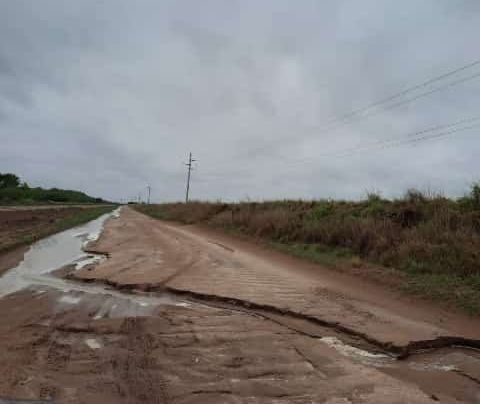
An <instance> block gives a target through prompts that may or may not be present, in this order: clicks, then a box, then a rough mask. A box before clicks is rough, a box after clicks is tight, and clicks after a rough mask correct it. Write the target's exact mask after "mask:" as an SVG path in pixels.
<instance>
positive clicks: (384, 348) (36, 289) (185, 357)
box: [0, 208, 480, 404]
mask: <svg viewBox="0 0 480 404" xmlns="http://www.w3.org/2000/svg"><path fill="white" fill-rule="evenodd" d="M73 235H75V233H72V236H73ZM75 236H78V234H76V235H75ZM63 237H64V238H65V237H70V235H69V234H66V235H64V236H63ZM59 243H60V246H61V243H62V241H58V242H57V246H58V244H59ZM47 244H48V243H47ZM46 248H49V247H46ZM72 251H73V250H72ZM88 251H89V252H90V253H92V254H98V255H96V256H93V257H87V258H86V259H83V261H81V262H80V263H78V262H77V263H76V264H74V265H67V266H64V265H61V266H62V269H61V270H58V271H56V272H55V275H56V276H55V277H54V276H52V275H51V274H50V275H49V274H48V273H47V272H48V271H43V270H42V271H41V272H42V273H40V274H37V273H36V272H35V271H33V270H31V268H30V266H29V265H27V264H24V265H23V267H22V268H19V269H17V270H16V271H13V272H12V271H10V272H9V273H7V274H6V277H5V279H6V280H8V279H10V281H12V279H13V280H15V277H17V276H22V277H23V279H24V282H27V281H28V282H27V283H26V284H25V285H23V284H22V285H23V286H22V287H23V289H21V290H18V291H17V292H15V293H13V294H6V295H5V293H4V296H3V297H2V298H1V299H0V316H1V318H2V321H1V322H0V361H1V363H2V365H3V366H2V367H1V368H0V403H2V402H10V401H5V400H11V399H17V400H20V399H31V400H43V401H42V402H50V401H51V400H54V401H55V402H61V403H64V402H65V403H96V402H102V403H123V402H125V403H164V402H166V403H330V404H333V403H435V402H443V403H459V402H468V403H478V402H480V352H479V351H478V348H480V343H479V340H480V321H479V320H478V319H472V318H468V317H465V316H463V315H461V314H458V313H453V312H446V311H444V310H441V309H438V308H436V307H435V306H432V305H431V304H429V303H426V302H422V301H414V300H412V298H407V297H404V296H401V295H399V294H398V292H396V293H395V294H394V293H393V292H389V291H385V290H384V289H382V288H380V287H378V286H376V285H374V284H369V283H366V282H365V281H361V280H359V279H357V278H352V277H351V276H348V275H346V274H339V273H335V272H332V271H328V270H324V269H322V268H320V267H318V266H316V265H313V264H308V263H305V262H303V261H299V260H297V259H294V258H291V257H286V256H284V255H282V254H279V253H275V252H272V251H267V250H265V249H264V248H262V247H260V246H256V245H254V244H252V243H249V242H246V241H240V240H238V239H236V238H234V237H229V236H225V235H223V234H219V233H215V232H213V231H207V230H204V229H200V228H195V227H190V226H178V225H173V224H167V223H162V222H160V221H156V220H154V219H150V218H147V217H146V216H144V215H142V214H140V213H137V212H135V211H133V210H132V209H130V208H123V210H122V213H121V214H120V217H118V218H112V219H109V220H108V222H107V224H106V226H105V229H104V231H103V233H102V235H101V237H100V239H99V240H98V241H97V242H95V243H94V244H93V245H92V244H89V246H88ZM72 256H73V255H72ZM29 257H30V258H28V257H27V263H28V259H32V260H33V261H35V259H34V256H33V258H32V256H29ZM94 262H95V263H94ZM51 266H55V268H58V267H60V265H50V268H49V269H50V270H51V269H55V268H51ZM65 278H68V279H65ZM5 282H6V281H5V280H4V283H5ZM4 289H5V288H4ZM2 290H3V289H2V278H0V292H1V291H2ZM7 290H8V288H7ZM0 295H1V293H0ZM1 397H4V398H5V399H4V401H2V399H1Z"/></svg>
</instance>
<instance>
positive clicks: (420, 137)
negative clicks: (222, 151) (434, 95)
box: [201, 116, 480, 181]
mask: <svg viewBox="0 0 480 404" xmlns="http://www.w3.org/2000/svg"><path fill="white" fill-rule="evenodd" d="M478 120H480V116H475V117H471V118H466V119H462V120H459V121H455V122H450V123H446V124H441V125H435V126H432V127H429V128H426V129H422V130H419V131H415V132H411V133H407V134H406V135H403V136H397V137H394V138H389V139H380V140H377V141H375V142H370V143H365V144H362V143H360V144H358V145H356V146H354V147H349V148H345V149H341V150H338V151H333V152H330V153H321V154H318V155H316V156H315V157H310V158H304V159H298V160H293V161H289V162H287V163H285V164H283V167H290V166H297V165H300V164H306V163H309V162H314V161H316V160H317V159H318V157H348V156H351V155H354V154H357V153H361V152H366V151H371V150H377V149H387V148H392V147H396V146H402V145H405V144H409V143H418V142H422V141H427V140H430V139H436V138H442V137H446V136H448V135H451V134H454V133H457V132H462V131H466V130H469V129H473V128H476V127H479V126H480V123H478V124H474V125H470V126H465V127H460V128H456V127H457V126H459V125H463V124H467V123H472V122H475V121H478ZM452 128H453V129H452ZM442 129H451V130H447V131H443V132H439V133H433V134H429V133H431V132H437V131H438V130H442ZM276 161H277V162H279V163H281V160H276ZM243 172H245V173H246V174H248V173H249V172H248V171H247V170H244V171H243ZM236 173H239V172H238V171H237V172H236ZM213 178H215V179H218V178H221V177H219V176H214V177H213ZM210 179H212V177H210ZM201 180H202V181H205V180H204V179H201Z"/></svg>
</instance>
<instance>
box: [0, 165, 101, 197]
mask: <svg viewBox="0 0 480 404" xmlns="http://www.w3.org/2000/svg"><path fill="white" fill-rule="evenodd" d="M39 203H41V204H54V203H61V204H75V203H80V204H85V203H105V201H104V200H102V199H101V198H93V197H91V196H88V195H86V194H85V193H83V192H79V191H72V190H65V189H58V188H51V189H44V188H40V187H36V188H30V187H29V185H28V184H27V183H26V182H21V181H20V178H19V177H18V176H16V175H15V174H11V173H7V174H2V173H0V205H35V204H39Z"/></svg>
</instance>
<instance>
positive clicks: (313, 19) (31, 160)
mask: <svg viewBox="0 0 480 404" xmlns="http://www.w3.org/2000/svg"><path fill="white" fill-rule="evenodd" d="M477 11H479V5H478V2H476V1H472V0H464V1H461V0H457V1H450V0H449V1H446V0H442V1H438V0H428V1H424V2H417V1H413V0H411V1H410V0H409V1H404V2H401V3H400V2H398V1H394V0H388V1H384V2H381V3H379V2H378V1H374V0H369V1H364V2H358V1H354V0H343V1H333V0H332V1H314V0H305V1H302V2H291V1H287V0H267V1H262V2H258V1H254V0H248V1H229V2H224V1H221V0H209V1H202V2H197V1H193V0H185V1H173V0H172V1H162V2H158V1H154V0H139V1H135V2H133V1H131V0H130V1H129V0H102V1H94V0H85V1H81V2H73V1H64V0H43V1H42V2H38V1H34V0H15V1H9V0H0V139H1V145H2V146H1V148H0V171H16V172H18V173H19V174H20V175H22V176H23V177H24V178H25V179H26V180H27V181H30V182H32V183H35V184H43V185H45V186H65V187H69V188H79V189H82V190H85V191H87V192H90V193H92V194H95V195H99V196H103V197H106V198H114V199H120V198H127V197H131V196H133V195H136V194H138V192H140V191H141V190H143V189H144V188H145V186H146V185H147V184H150V185H152V187H153V190H154V193H153V195H154V197H155V199H156V200H172V199H181V198H182V196H183V195H182V194H183V192H184V179H185V166H184V165H183V161H184V160H185V156H186V154H187V153H188V152H189V151H192V152H193V153H194V155H195V156H196V157H197V158H198V160H199V162H198V166H197V169H196V170H195V171H194V173H193V184H192V194H193V196H194V197H197V198H205V199H207V198H208V199H217V198H223V199H239V198H246V197H251V198H260V199H262V198H274V197H277V198H282V197H294V198H299V197H302V198H313V197H341V198H347V197H348V198H350V197H351V198H358V197H361V196H363V195H364V193H365V191H366V190H371V189H378V190H381V191H383V193H384V194H385V195H398V194H400V193H401V192H403V191H404V190H405V189H406V188H407V187H411V186H419V187H424V188H425V187H431V188H434V189H438V190H440V191H443V192H445V193H447V194H452V195H459V194H461V193H462V192H463V191H464V190H465V189H466V187H467V186H468V184H469V182H471V181H472V180H474V179H475V178H476V177H477V173H478V171H479V166H478V164H479V163H478V161H477V158H476V155H475V150H478V147H479V146H480V139H478V138H477V137H476V136H475V134H476V133H478V131H475V130H470V131H468V132H465V133H463V134H460V133H459V134H458V135H455V136H451V137H448V138H445V139H441V140H437V141H431V142H425V143H419V144H417V145H415V146H412V145H406V146H402V147H396V148H391V149H384V150H373V151H369V152H365V153H358V154H355V155H352V156H348V157H343V158H339V157H335V154H338V153H337V151H338V150H342V149H345V148H349V147H353V146H356V145H362V144H365V143H368V142H372V141H376V140H381V139H388V138H391V137H395V136H401V135H403V134H407V133H409V132H412V131H415V130H420V129H423V128H426V127H429V126H433V125H437V124H441V123H447V122H451V121H455V120H460V119H462V118H467V117H470V116H473V115H475V114H476V113H477V112H478V96H477V95H478V91H479V90H480V79H478V80H472V81H469V82H466V83H464V84H462V85H458V86H456V87H455V88H452V89H449V90H448V91H445V92H441V93H438V94H435V95H434V96H431V97H428V98H425V99H422V100H418V101H416V102H414V103H411V104H409V105H407V106H403V107H401V108H396V109H392V110H391V111H385V112H382V113H380V114H378V115H374V116H371V117H370V118H367V119H361V120H358V121H353V122H352V123H351V124H349V125H343V126H339V127H338V128H336V129H335V130H331V131H325V130H324V128H325V123H326V122H329V121H330V120H331V119H332V117H335V116H339V115H342V114H345V113H348V112H349V111H350V110H352V109H356V108H359V107H362V106H364V105H367V104H369V103H371V102H372V101H375V100H377V99H380V98H383V97H385V96H388V95H389V94H392V93H394V92H397V91H399V90H401V89H403V88H406V87H408V86H411V85H413V84H416V83H418V82H422V81H424V80H426V79H428V78H429V77H433V76H435V75H438V74H441V73H442V72H444V71H447V70H450V69H453V68H455V67H458V66H459V65H462V64H465V63H468V62H470V61H472V60H473V59H475V58H476V57H478V55H476V54H475V49H476V48H477V39H478V36H479V34H480V24H478V12H477ZM476 71H479V72H480V68H478V69H477V70H476ZM330 154H331V155H330ZM295 162H297V163H295Z"/></svg>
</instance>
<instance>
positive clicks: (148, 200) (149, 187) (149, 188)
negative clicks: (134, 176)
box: [147, 185, 152, 205]
mask: <svg viewBox="0 0 480 404" xmlns="http://www.w3.org/2000/svg"><path fill="white" fill-rule="evenodd" d="M147 189H148V199H147V203H148V204H149V205H150V192H151V190H152V187H151V186H150V185H147Z"/></svg>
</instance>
